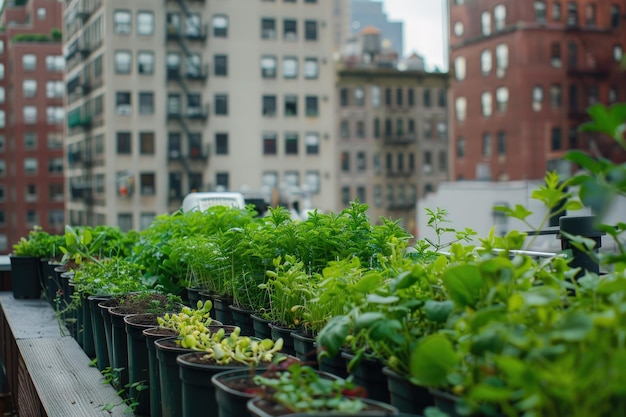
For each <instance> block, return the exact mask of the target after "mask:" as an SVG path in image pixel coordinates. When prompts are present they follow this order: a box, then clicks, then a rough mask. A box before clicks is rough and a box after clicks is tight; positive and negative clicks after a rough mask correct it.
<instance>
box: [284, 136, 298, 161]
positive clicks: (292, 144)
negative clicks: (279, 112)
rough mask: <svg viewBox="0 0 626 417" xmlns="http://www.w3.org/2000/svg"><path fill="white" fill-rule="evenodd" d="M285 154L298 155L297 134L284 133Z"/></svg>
mask: <svg viewBox="0 0 626 417" xmlns="http://www.w3.org/2000/svg"><path fill="white" fill-rule="evenodd" d="M285 155H298V134H297V133H294V132H289V133H285Z"/></svg>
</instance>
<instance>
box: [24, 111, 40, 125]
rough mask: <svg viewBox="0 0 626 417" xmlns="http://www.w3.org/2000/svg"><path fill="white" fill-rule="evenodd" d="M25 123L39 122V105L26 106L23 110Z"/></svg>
mask: <svg viewBox="0 0 626 417" xmlns="http://www.w3.org/2000/svg"><path fill="white" fill-rule="evenodd" d="M22 112H23V117H24V123H25V124H28V125H33V124H35V123H37V107H35V106H24V108H23V110H22Z"/></svg>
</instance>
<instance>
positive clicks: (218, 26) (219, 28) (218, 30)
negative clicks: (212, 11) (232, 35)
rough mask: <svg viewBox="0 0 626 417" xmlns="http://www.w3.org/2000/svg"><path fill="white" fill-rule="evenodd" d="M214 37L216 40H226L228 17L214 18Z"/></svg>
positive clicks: (219, 16)
mask: <svg viewBox="0 0 626 417" xmlns="http://www.w3.org/2000/svg"><path fill="white" fill-rule="evenodd" d="M213 36H214V37H216V38H226V37H227V36H228V17H227V16H223V15H218V16H213Z"/></svg>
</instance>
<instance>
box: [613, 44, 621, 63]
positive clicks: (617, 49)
mask: <svg viewBox="0 0 626 417" xmlns="http://www.w3.org/2000/svg"><path fill="white" fill-rule="evenodd" d="M623 58H624V48H622V45H615V46H613V59H614V60H615V62H620V63H621V62H622V60H623Z"/></svg>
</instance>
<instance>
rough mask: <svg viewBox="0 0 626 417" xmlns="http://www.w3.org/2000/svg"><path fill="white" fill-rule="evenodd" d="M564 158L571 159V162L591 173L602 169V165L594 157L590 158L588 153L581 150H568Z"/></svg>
mask: <svg viewBox="0 0 626 417" xmlns="http://www.w3.org/2000/svg"><path fill="white" fill-rule="evenodd" d="M564 159H566V160H568V161H572V162H573V163H575V164H577V165H579V166H580V167H582V168H585V169H587V170H589V171H590V172H593V173H598V172H600V170H601V169H602V165H601V164H599V163H598V161H597V160H596V159H595V158H592V157H591V156H590V155H589V154H587V153H585V152H583V151H579V150H574V151H569V152H568V153H566V154H565V156H564Z"/></svg>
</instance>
